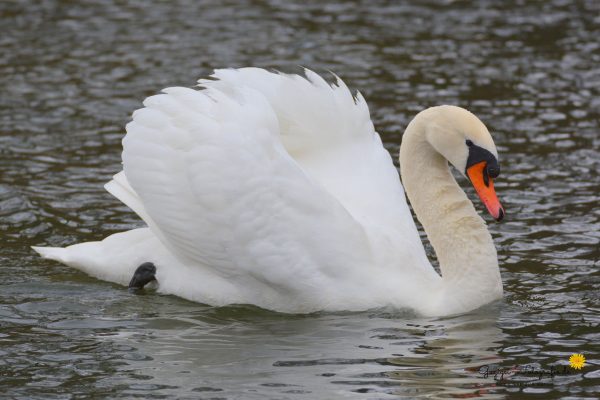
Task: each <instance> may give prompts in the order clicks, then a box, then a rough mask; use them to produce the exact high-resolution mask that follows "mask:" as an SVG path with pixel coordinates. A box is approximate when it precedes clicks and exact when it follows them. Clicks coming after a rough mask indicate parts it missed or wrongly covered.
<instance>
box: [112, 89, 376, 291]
mask: <svg viewBox="0 0 600 400" xmlns="http://www.w3.org/2000/svg"><path fill="white" fill-rule="evenodd" d="M164 92H165V94H161V95H157V96H153V97H150V98H148V99H147V100H146V101H145V102H144V105H145V106H146V107H145V108H143V109H141V110H138V111H136V112H135V113H134V115H133V121H132V122H131V123H129V124H128V125H127V135H126V137H125V138H124V140H123V148H124V151H123V163H124V171H125V174H126V176H127V180H128V181H129V183H130V185H131V188H132V189H133V191H134V192H135V193H136V194H137V196H138V197H139V199H140V201H141V203H142V204H143V210H144V211H143V212H144V213H145V214H146V215H147V216H148V218H149V219H150V221H149V226H150V228H151V229H152V230H153V231H155V232H156V233H157V236H159V237H160V238H161V240H162V241H163V242H164V244H165V245H166V246H167V247H168V248H169V249H170V250H171V251H172V252H173V253H174V254H175V255H176V256H177V257H178V258H180V259H181V260H182V261H184V262H185V263H186V264H188V265H194V264H201V265H205V266H210V267H211V268H214V269H215V270H216V271H217V272H218V273H219V274H221V275H224V276H227V277H230V278H232V279H233V278H236V277H237V278H238V279H245V278H246V277H248V279H256V280H259V281H262V282H266V283H269V284H273V285H276V286H278V287H280V288H282V289H286V288H289V289H290V290H296V289H298V288H299V287H302V286H303V285H309V286H310V285H313V284H314V286H318V285H317V284H316V282H321V283H322V281H323V279H324V278H331V279H335V277H336V276H339V275H340V274H345V275H348V274H351V273H353V271H357V270H358V269H360V268H368V266H369V263H370V261H371V258H370V257H371V255H370V248H369V242H368V240H367V238H366V236H365V231H364V229H363V227H362V226H361V225H360V224H359V223H357V221H356V220H355V219H354V218H353V217H352V216H351V215H350V214H349V213H348V211H347V210H346V209H345V208H344V207H343V206H342V205H341V204H340V203H339V201H338V200H336V198H335V197H333V196H331V195H330V194H329V193H328V192H327V191H326V190H325V189H324V188H323V187H322V186H321V185H319V184H317V183H316V182H315V181H314V180H313V179H311V178H310V177H309V176H308V175H307V174H306V173H305V172H304V171H303V170H302V169H301V168H300V166H299V165H298V164H297V162H296V161H295V160H294V159H293V158H292V157H291V156H290V155H289V153H288V151H287V150H286V148H285V147H284V145H283V143H282V140H281V126H280V122H279V120H278V117H277V115H276V112H275V110H274V109H273V107H272V106H271V104H270V103H269V102H268V101H267V99H266V96H264V95H263V94H261V93H260V92H258V91H257V90H254V89H252V88H249V87H244V86H240V87H239V88H237V89H236V90H235V91H231V90H229V91H220V90H218V89H217V88H209V89H205V90H202V91H196V90H191V89H185V88H171V89H166V90H165V91H164ZM300 147H301V146H300ZM147 222H148V221H147Z"/></svg>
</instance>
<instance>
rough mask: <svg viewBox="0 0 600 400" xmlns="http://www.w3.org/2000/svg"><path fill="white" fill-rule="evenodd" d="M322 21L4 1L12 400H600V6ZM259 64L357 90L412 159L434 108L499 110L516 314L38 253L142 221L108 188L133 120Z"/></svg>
mask: <svg viewBox="0 0 600 400" xmlns="http://www.w3.org/2000/svg"><path fill="white" fill-rule="evenodd" d="M308 3H309V4H306V2H289V1H267V2H260V1H239V2H232V1H214V2H195V1H191V0H189V1H177V2H162V3H157V4H152V5H150V4H149V3H148V2H143V1H118V2H117V1H115V2H107V1H100V0H97V1H95V2H94V1H88V2H85V4H77V3H75V2H58V1H39V2H27V1H22V2H19V1H13V2H3V3H2V4H1V5H0V22H1V26H2V28H3V29H2V35H1V36H0V42H1V45H2V52H0V80H1V86H0V87H2V91H1V92H0V154H1V157H0V166H1V170H0V171H1V172H0V231H1V237H2V242H1V243H2V248H1V249H0V285H1V286H0V287H1V289H0V397H3V398H22V399H25V398H27V399H36V398H39V399H42V398H43V399H49V398H50V399H63V398H65V399H66V398H75V399H76V398H84V397H85V398H144V399H150V398H175V397H177V398H193V399H197V398H203V399H221V398H223V399H238V398H245V399H265V398H272V399H302V398H304V399H321V398H322V399H326V398H327V399H333V398H356V399H380V398H381V399H387V398H415V397H434V398H435V397H446V398H456V397H458V398H467V397H482V398H524V397H526V396H531V397H536V398H543V399H547V398H597V397H598V396H599V394H600V379H599V378H600V370H599V367H598V365H599V362H600V357H599V348H598V341H599V340H600V329H599V322H600V302H599V294H598V293H599V291H598V289H599V287H600V281H599V274H598V267H599V266H600V261H599V260H600V245H599V242H600V209H599V208H598V202H599V201H600V174H599V171H600V126H599V125H600V122H599V118H600V41H598V38H599V37H600V3H599V2H597V1H593V0H590V1H576V2H573V1H562V0H552V1H545V2H526V1H504V2H492V1H472V2H450V1H445V2H444V1H440V2H438V1H427V2H418V5H415V4H413V5H410V4H407V3H404V4H402V3H400V2H376V1H363V2H356V3H351V2H341V1H340V2H338V3H328V4H325V2H322V1H318V2H316V1H315V2H312V1H311V2H308ZM247 65H256V66H262V67H270V68H278V69H282V70H284V71H286V72H297V71H298V70H299V69H298V65H306V66H309V67H311V68H313V69H315V70H316V71H318V72H321V73H326V71H327V70H332V71H335V72H336V73H337V74H339V75H340V76H342V77H343V78H344V79H345V81H346V82H347V83H348V85H349V86H350V87H352V88H355V89H359V90H360V91H361V92H362V93H363V94H364V96H365V97H366V99H367V101H368V102H369V104H370V107H371V110H372V116H373V119H374V122H375V125H376V128H377V129H378V131H379V132H380V133H381V134H382V137H383V139H384V142H385V145H386V146H387V148H388V149H389V150H390V151H392V152H393V153H394V155H395V154H397V151H398V147H399V143H400V140H401V135H402V132H403V130H404V128H405V126H406V124H407V123H408V121H409V120H410V119H411V118H412V117H413V116H414V115H415V114H416V113H417V112H418V111H420V110H421V109H423V108H425V107H427V106H431V105H435V104H441V103H452V104H459V105H462V106H464V107H467V108H469V109H471V110H472V111H473V112H474V113H475V114H477V115H478V116H479V117H480V118H481V119H482V120H483V121H484V122H485V123H486V124H487V125H488V127H489V128H490V130H491V131H492V133H493V135H494V138H495V140H496V143H497V144H498V148H499V151H500V153H501V164H502V169H503V171H502V175H501V179H499V180H498V181H497V184H496V187H497V190H498V193H499V195H500V197H501V200H502V201H503V204H504V206H505V208H506V210H507V219H506V220H505V222H502V223H501V224H493V223H492V224H491V225H490V229H491V231H492V234H493V236H494V238H495V241H496V245H497V247H498V252H499V259H500V265H501V270H502V277H503V280H504V284H505V290H506V295H505V298H504V300H503V301H502V302H498V303H495V304H492V305H489V306H487V307H484V308H482V309H480V310H477V311H475V312H472V313H469V314H465V315H461V316H456V317H449V318H420V317H417V316H414V315H412V314H410V313H405V312H401V311H398V310H375V311H371V312H364V313H348V314H344V313H340V314H316V315H308V316H290V315H282V314H276V313H271V312H267V311H264V310H259V309H256V308H252V307H227V308H222V309H216V308H212V307H208V306H204V305H199V304H194V303H190V302H187V301H184V300H181V299H178V298H176V297H171V296H161V295H157V294H154V293H148V294H146V295H141V296H135V295H131V294H129V293H128V292H127V291H126V290H124V289H123V288H122V287H118V286H115V285H111V284H108V283H104V282H101V281H97V280H95V279H92V278H89V277H86V276H85V275H83V274H81V273H79V272H77V271H74V270H71V269H69V268H67V267H65V266H62V265H59V264H56V263H53V262H48V261H44V260H41V259H39V258H38V257H37V256H36V255H34V254H33V252H32V251H31V250H30V249H29V246H31V245H44V244H45V245H55V246H59V245H68V244H72V243H77V242H82V241H89V240H97V239H101V238H103V237H105V236H107V235H109V234H111V233H114V232H118V231H122V230H126V229H130V228H132V227H137V226H140V221H139V220H138V219H137V218H136V217H135V215H133V214H132V213H131V212H129V211H128V210H127V208H126V207H125V206H123V205H121V204H119V202H118V201H117V200H115V199H114V198H112V197H111V196H110V195H108V194H107V193H106V192H105V191H104V190H103V188H102V185H103V184H104V183H105V182H106V181H107V180H108V179H109V178H110V177H111V175H112V174H114V173H116V172H117V171H119V170H120V140H121V138H122V136H123V131H124V129H123V127H124V125H125V123H126V122H127V121H128V118H129V115H130V113H131V112H132V111H133V110H134V109H135V108H137V107H139V106H140V102H141V100H142V99H143V98H144V97H146V96H148V95H151V94H153V93H156V92H157V91H158V90H159V89H161V88H163V87H166V86H171V85H183V86H192V85H193V84H194V82H195V80H196V79H197V78H199V77H202V76H206V75H207V74H209V73H210V70H211V68H214V67H223V66H247ZM463 183H464V182H463ZM470 193H471V194H472V192H470ZM478 207H479V208H480V209H481V206H478ZM430 253H431V251H430ZM424 295H426V294H424ZM575 352H578V353H583V354H584V355H585V356H586V358H587V360H588V363H587V365H586V366H585V367H584V369H583V370H582V371H581V372H577V373H575V372H574V371H573V370H571V371H572V372H573V373H571V374H569V375H557V376H554V377H553V378H549V377H547V376H546V377H543V379H542V380H539V379H537V378H532V377H531V376H528V375H527V374H524V373H521V375H520V376H518V375H517V376H511V377H505V378H504V379H499V378H500V376H497V377H496V379H494V377H493V376H488V377H487V378H485V377H484V375H483V374H482V373H481V372H482V371H483V370H484V368H485V366H486V365H489V366H492V367H493V366H494V365H499V366H501V367H505V368H510V367H512V366H520V367H522V368H523V369H524V368H526V367H529V368H533V369H537V370H540V369H549V368H550V367H551V366H552V365H558V366H562V365H566V363H567V360H568V358H569V356H570V355H571V354H572V353H575ZM523 379H525V380H526V381H523ZM527 381H531V382H527ZM523 382H525V383H523Z"/></svg>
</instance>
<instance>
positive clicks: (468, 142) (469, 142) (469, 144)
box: [467, 139, 473, 147]
mask: <svg viewBox="0 0 600 400" xmlns="http://www.w3.org/2000/svg"><path fill="white" fill-rule="evenodd" d="M467 146H469V147H471V146H473V142H471V141H470V140H469V139H467Z"/></svg>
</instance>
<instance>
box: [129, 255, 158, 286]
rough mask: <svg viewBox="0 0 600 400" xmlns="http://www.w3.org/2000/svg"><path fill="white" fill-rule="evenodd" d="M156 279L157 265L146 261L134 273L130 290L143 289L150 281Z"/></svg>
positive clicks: (130, 282)
mask: <svg viewBox="0 0 600 400" xmlns="http://www.w3.org/2000/svg"><path fill="white" fill-rule="evenodd" d="M155 280H156V267H155V266H154V264H152V263H151V262H145V263H143V264H142V265H140V266H139V267H137V269H136V270H135V272H134V273H133V277H132V278H131V281H129V290H131V291H135V290H139V289H143V288H144V286H146V285H147V284H148V283H150V282H152V281H155Z"/></svg>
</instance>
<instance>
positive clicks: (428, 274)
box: [34, 68, 504, 315]
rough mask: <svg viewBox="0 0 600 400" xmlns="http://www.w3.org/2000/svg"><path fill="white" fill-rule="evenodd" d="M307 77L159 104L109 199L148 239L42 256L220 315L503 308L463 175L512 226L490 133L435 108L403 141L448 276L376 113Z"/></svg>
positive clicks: (266, 77)
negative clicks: (233, 309) (227, 310)
mask: <svg viewBox="0 0 600 400" xmlns="http://www.w3.org/2000/svg"><path fill="white" fill-rule="evenodd" d="M305 74H306V77H301V76H298V75H284V74H279V73H271V72H268V71H265V70H263V69H258V68H242V69H224V70H216V71H215V73H214V75H212V78H213V79H210V80H200V81H199V83H200V86H201V87H203V89H202V90H194V89H188V88H182V87H174V88H169V89H165V90H164V91H163V92H164V94H159V95H156V96H152V97H149V98H147V99H146V100H145V101H144V106H145V108H142V109H140V110H137V111H135V112H134V113H133V121H132V122H130V123H129V124H128V125H127V134H126V136H125V138H124V139H123V166H124V168H123V171H122V172H120V173H118V174H116V175H115V176H114V179H113V180H111V181H110V182H109V183H107V184H106V186H105V187H106V189H107V190H108V191H109V192H110V193H111V194H113V195H114V196H115V197H117V198H118V199H119V200H121V201H122V202H123V203H125V204H126V205H127V206H129V207H130V208H131V209H132V210H133V211H135V212H136V213H137V214H138V215H139V216H140V217H141V218H142V219H143V220H144V221H145V222H146V224H147V225H148V227H147V228H140V229H134V230H131V231H127V232H122V233H117V234H114V235H111V236H109V237H107V238H106V239H104V240H103V241H101V242H89V243H81V244H76V245H73V246H69V247H66V248H51V247H34V249H35V250H36V251H37V252H39V253H40V254H41V255H42V256H43V257H45V258H48V259H53V260H56V261H60V262H62V263H65V264H67V265H70V266H72V267H75V268H77V269H80V270H81V271H84V272H86V273H88V274H90V275H92V276H95V277H97V278H100V279H103V280H107V281H111V282H116V283H120V284H125V285H127V283H128V281H129V279H130V278H131V276H132V274H133V273H134V271H135V270H136V267H138V266H139V265H140V264H143V263H146V262H151V263H152V264H154V265H155V266H156V269H155V271H156V280H157V281H158V291H159V292H162V293H167V294H174V295H177V296H180V297H183V298H186V299H189V300H192V301H197V302H201V303H205V304H210V305H215V306H222V305H227V304H254V305H257V306H260V307H263V308H266V309H271V310H276V311H280V312H289V313H307V312H314V311H319V310H324V311H341V310H353V311H358V310H366V309H371V308H376V307H384V306H393V307H397V308H411V309H413V310H415V311H416V312H418V313H421V314H424V315H447V314H455V313H461V312H466V311H469V310H472V309H475V308H477V307H479V306H481V305H483V304H486V303H488V302H491V301H493V300H495V299H499V298H501V297H502V281H501V278H500V273H499V268H498V260H497V255H496V249H495V247H494V244H493V242H492V238H491V235H490V233H489V232H488V230H487V228H486V224H485V222H484V221H483V219H482V218H481V217H479V216H478V214H477V212H476V211H475V208H474V207H473V204H472V203H471V202H470V201H469V200H468V198H467V196H466V195H465V193H464V192H463V191H462V190H461V189H460V187H459V186H458V184H457V183H456V181H455V180H454V178H453V176H452V174H451V173H450V169H449V165H448V163H450V164H452V165H453V166H454V167H455V168H456V169H458V171H460V172H461V173H463V175H466V176H467V177H468V178H469V180H470V181H471V183H472V184H473V185H474V187H475V189H476V191H477V194H478V195H479V197H480V198H481V200H482V201H483V203H484V204H485V206H486V207H487V209H488V211H489V212H490V213H491V215H492V216H493V217H494V218H495V219H497V220H500V219H502V217H503V216H504V210H503V209H502V207H501V205H500V203H499V201H498V199H497V197H496V193H495V191H494V185H493V178H495V177H497V176H498V174H499V166H498V161H497V159H498V155H497V151H496V147H495V145H494V142H493V140H492V137H491V136H490V134H489V132H488V130H487V129H486V127H485V125H484V124H483V123H482V122H481V121H480V120H479V119H478V118H477V117H475V116H474V115H473V114H471V113H470V112H468V111H467V110H465V109H462V108H459V107H454V106H438V107H432V108H429V109H427V110H425V111H422V112H420V113H419V114H418V115H417V116H416V117H415V118H414V119H413V120H412V122H410V124H409V125H408V127H407V128H406V132H405V134H404V136H403V139H402V146H401V150H400V166H401V176H402V182H403V183H404V187H405V189H406V193H407V195H408V198H409V200H410V201H411V204H412V206H413V208H414V210H415V213H416V215H417V218H418V219H419V220H420V221H421V223H422V224H423V227H424V228H425V231H426V233H427V237H428V238H429V240H430V242H431V244H432V245H433V247H434V249H435V252H436V254H437V257H438V259H439V263H440V269H441V276H440V275H439V274H438V273H437V272H436V271H435V270H434V269H433V268H432V266H431V264H430V263H429V261H428V259H427V256H426V254H425V251H424V248H423V245H422V243H421V240H420V238H419V234H418V232H417V229H416V227H415V224H414V221H413V219H412V217H411V214H410V211H409V208H408V205H407V202H406V199H405V195H404V191H403V188H402V185H401V183H400V181H399V179H398V172H397V170H396V169H395V168H394V165H393V163H392V160H391V157H390V155H389V153H388V152H387V151H386V150H385V149H384V147H383V146H382V143H381V139H380V137H379V135H378V134H377V132H375V130H374V128H373V123H372V122H371V119H370V116H369V110H368V107H367V104H366V103H365V100H364V98H363V97H362V96H361V94H360V93H357V95H356V96H355V97H354V96H352V94H351V93H350V91H349V90H348V88H347V87H346V85H345V84H344V83H343V82H342V81H341V80H340V79H339V78H338V79H337V84H334V85H330V84H328V83H327V82H326V81H325V80H323V79H322V78H321V77H320V76H319V75H317V74H315V73H314V72H312V71H309V70H307V71H305ZM148 265H150V268H152V265H151V264H148Z"/></svg>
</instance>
